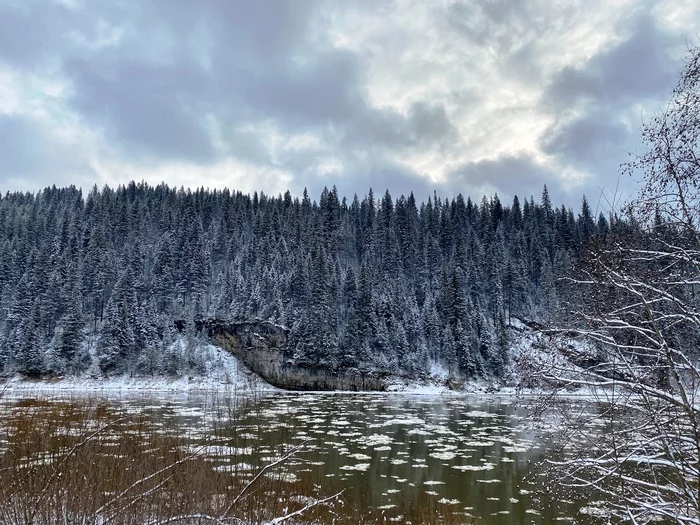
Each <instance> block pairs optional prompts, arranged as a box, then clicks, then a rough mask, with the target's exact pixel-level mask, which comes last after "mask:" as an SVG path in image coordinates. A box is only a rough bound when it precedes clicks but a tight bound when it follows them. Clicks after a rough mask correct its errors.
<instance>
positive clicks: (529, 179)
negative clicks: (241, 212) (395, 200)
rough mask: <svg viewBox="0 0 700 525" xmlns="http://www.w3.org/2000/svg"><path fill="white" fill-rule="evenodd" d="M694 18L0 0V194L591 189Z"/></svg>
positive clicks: (550, 2)
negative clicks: (50, 190)
mask: <svg viewBox="0 0 700 525" xmlns="http://www.w3.org/2000/svg"><path fill="white" fill-rule="evenodd" d="M699 35H700V2H697V1H696V0H660V1H643V0H607V1H594V0H571V1H566V0H531V1H527V2H525V1H523V2H521V1H512V0H472V1H469V0H466V1H461V0H431V1H423V0H420V1H419V0H414V1H404V0H396V1H391V2H390V1H388V0H387V1H380V0H375V1H370V0H352V1H347V0H337V1H333V0H318V1H315V0H288V1H277V0H245V1H242V0H201V1H194V0H109V1H108V0H104V1H101V0H61V1H58V0H55V1H50V0H41V1H40V0H0V191H2V192H5V191H7V190H31V191H33V190H36V189H39V188H42V187H44V186H46V185H50V184H56V185H67V184H75V185H79V186H82V187H83V188H89V187H91V186H92V185H93V184H98V185H99V186H102V185H103V184H105V183H107V184H110V185H116V184H119V183H125V182H128V181H129V180H132V179H134V180H142V179H144V180H146V181H149V182H152V183H159V182H161V181H165V182H167V183H168V184H170V185H176V186H180V185H184V186H190V187H197V186H202V185H203V186H208V187H219V188H220V187H224V186H228V187H230V188H234V189H240V190H243V191H245V192H252V191H254V190H262V191H264V192H266V193H271V194H277V193H279V192H283V191H285V190H286V189H287V188H289V189H291V191H292V193H293V194H295V195H299V194H300V193H301V191H303V188H304V187H308V189H309V191H310V193H311V195H312V196H313V197H317V196H318V194H319V193H320V190H321V189H322V188H323V186H326V185H327V186H329V187H330V186H332V185H334V184H335V185H337V187H338V189H339V191H340V192H341V194H343V195H347V196H349V197H351V196H352V194H353V193H357V194H358V195H359V196H360V197H362V196H363V195H365V194H366V193H367V190H368V188H369V187H370V186H371V187H373V188H374V190H375V193H380V192H383V191H384V190H385V189H387V188H388V189H389V190H390V191H391V192H392V195H395V196H398V195H399V194H401V193H407V192H409V191H411V190H413V191H414V192H415V194H416V196H417V197H418V198H420V199H423V198H424V197H426V196H427V195H429V194H431V193H432V191H433V190H437V192H438V193H439V194H441V195H446V196H451V195H454V194H456V193H458V192H461V193H463V194H464V195H471V196H472V197H473V198H476V199H479V198H480V197H481V195H483V194H489V195H490V194H493V193H494V192H497V193H498V194H499V196H501V198H502V199H510V198H511V197H512V196H513V195H514V194H518V195H520V196H521V197H522V196H529V195H531V194H532V195H535V198H538V197H539V195H540V193H541V189H542V186H543V184H547V186H548V187H549V190H550V192H551V193H552V195H553V198H554V200H555V201H557V202H561V201H562V200H563V201H564V202H567V203H568V204H569V205H571V206H574V207H576V206H577V205H578V203H580V199H581V195H582V194H583V193H586V194H587V195H588V196H589V200H591V201H593V202H595V203H597V202H598V199H599V194H600V191H601V188H604V189H606V190H607V191H608V192H612V191H613V190H614V189H615V187H616V185H617V183H618V175H617V172H618V165H619V164H620V163H621V162H624V161H625V160H626V158H627V154H628V152H634V151H639V148H640V146H639V128H640V124H641V122H642V120H643V119H644V118H645V116H646V117H648V116H650V115H651V114H652V113H653V112H654V111H655V110H656V109H658V108H659V107H660V106H661V105H663V104H664V103H665V101H666V100H667V99H668V95H669V91H670V89H671V88H672V87H673V85H674V83H675V78H676V75H677V73H678V71H679V70H680V68H681V66H682V61H681V58H682V56H683V52H684V50H685V49H686V47H687V43H688V42H689V41H697V39H698V36H699ZM621 187H622V188H623V191H625V192H631V191H633V190H634V185H633V184H632V182H631V181H629V180H627V179H624V180H622V181H621Z"/></svg>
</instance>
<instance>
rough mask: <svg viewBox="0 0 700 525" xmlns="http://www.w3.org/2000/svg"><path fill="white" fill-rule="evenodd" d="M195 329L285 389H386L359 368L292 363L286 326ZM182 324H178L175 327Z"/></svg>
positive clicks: (220, 323) (220, 324)
mask: <svg viewBox="0 0 700 525" xmlns="http://www.w3.org/2000/svg"><path fill="white" fill-rule="evenodd" d="M196 326H197V329H198V330H201V331H202V332H204V333H206V334H207V335H208V336H209V338H210V339H211V340H212V342H213V343H214V344H215V345H217V346H219V347H221V348H223V349H224V350H226V351H228V352H230V353H232V354H233V355H234V356H236V357H237V358H238V360H239V361H241V362H242V363H243V364H244V365H246V366H247V367H248V368H250V370H252V371H253V372H254V373H256V374H258V375H259V376H260V377H262V378H263V379H264V380H265V381H267V382H268V383H270V384H271V385H274V386H276V387H278V388H284V389H287V390H351V391H362V390H385V389H386V378H385V377H383V376H381V375H378V374H372V373H362V372H360V371H354V370H353V371H335V370H330V369H324V368H322V367H316V368H309V367H301V366H298V365H296V364H295V363H294V361H293V359H292V355H291V351H290V350H289V347H288V337H289V332H288V330H287V329H286V328H284V327H282V326H279V325H275V324H273V323H269V322H265V321H255V322H233V321H224V320H219V319H209V320H201V321H198V322H197V323H196ZM183 327H184V325H181V324H179V323H178V328H180V329H182V328H183Z"/></svg>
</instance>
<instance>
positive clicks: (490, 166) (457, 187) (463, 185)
mask: <svg viewBox="0 0 700 525" xmlns="http://www.w3.org/2000/svg"><path fill="white" fill-rule="evenodd" d="M486 184H488V185H490V186H493V187H495V188H497V189H498V193H499V194H500V195H501V196H508V197H512V196H513V194H514V193H517V192H514V191H513V190H512V188H520V189H521V193H520V194H519V196H520V197H523V198H527V197H530V196H531V195H534V196H535V198H537V197H538V196H539V195H540V194H541V193H542V187H543V186H544V185H545V184H546V185H547V186H548V189H549V190H550V195H552V197H553V198H555V197H556V198H561V199H562V200H563V199H564V198H565V197H568V196H566V195H563V193H562V192H561V191H560V190H559V189H558V186H559V185H558V177H557V175H556V174H555V173H554V172H552V171H551V170H550V169H548V168H545V167H542V166H540V165H538V164H537V163H536V162H535V161H534V159H532V158H531V157H529V156H526V155H517V156H504V157H501V158H498V159H495V160H482V161H478V162H471V163H467V164H463V165H462V166H459V167H458V168H456V169H455V170H453V171H452V173H451V174H450V175H449V177H448V182H447V186H448V187H450V188H452V189H453V191H455V192H459V191H461V192H462V193H464V194H467V195H469V194H470V192H471V191H472V190H473V189H474V188H480V187H482V186H484V185H486ZM567 200H569V199H568V198H567Z"/></svg>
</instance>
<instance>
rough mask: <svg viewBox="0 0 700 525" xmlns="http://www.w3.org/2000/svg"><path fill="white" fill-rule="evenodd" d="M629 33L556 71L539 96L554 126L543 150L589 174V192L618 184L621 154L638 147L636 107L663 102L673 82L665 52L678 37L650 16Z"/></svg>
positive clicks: (633, 25) (634, 23)
mask: <svg viewBox="0 0 700 525" xmlns="http://www.w3.org/2000/svg"><path fill="white" fill-rule="evenodd" d="M623 29H624V28H621V30H623ZM628 30H630V31H631V33H630V36H629V37H628V38H627V39H626V40H624V41H622V42H621V43H620V44H619V45H617V46H615V47H613V48H611V49H608V50H605V51H604V52H602V53H600V54H599V55H597V56H595V57H593V58H592V59H591V60H590V61H589V62H588V63H586V64H582V65H581V66H580V67H577V68H573V67H567V68H564V69H562V70H561V71H559V72H558V73H557V74H556V75H555V76H554V78H553V79H552V81H551V82H550V83H549V85H548V86H547V88H546V90H545V92H544V94H543V100H544V102H545V103H546V104H547V105H548V107H549V108H550V110H551V111H552V112H553V114H554V116H555V118H556V122H555V124H553V125H552V127H551V128H550V129H549V130H547V132H546V133H545V134H544V136H543V137H542V139H541V147H542V150H543V151H544V152H545V153H549V154H551V155H554V156H556V157H557V158H558V159H560V160H561V161H563V162H565V163H567V164H570V165H572V166H574V167H576V168H578V169H580V170H583V171H586V172H588V173H591V174H593V175H594V178H593V179H592V180H591V181H590V182H589V189H592V190H593V191H595V190H594V189H593V188H590V186H592V185H594V184H595V185H605V184H606V183H607V185H610V183H611V182H612V181H614V180H616V179H617V173H618V170H619V164H620V163H621V162H624V161H625V160H626V159H627V157H626V154H625V153H626V152H627V151H632V150H634V149H635V147H636V145H637V144H638V142H639V129H637V128H635V127H630V125H629V124H628V122H635V123H636V122H640V120H639V117H640V115H639V114H638V111H639V110H638V107H639V105H640V104H641V105H644V104H645V103H649V102H651V101H656V100H663V99H665V98H666V97H667V96H668V93H670V90H671V88H672V86H673V81H674V77H675V75H674V70H675V69H676V66H677V64H674V62H673V61H672V60H671V59H670V58H669V51H670V50H671V49H672V48H673V47H674V46H675V45H676V44H677V43H678V41H677V37H674V36H672V35H669V34H667V33H665V32H664V31H662V30H661V29H660V28H659V27H658V26H657V25H656V24H655V22H654V20H653V19H651V18H650V17H649V16H648V15H638V16H636V17H635V18H633V19H632V22H631V24H630V27H629V28H628ZM653 109H655V108H653V107H652V110H653ZM576 113H578V116H576V117H572V115H574V114H576ZM640 123H641V122H640ZM627 185H628V186H629V184H627Z"/></svg>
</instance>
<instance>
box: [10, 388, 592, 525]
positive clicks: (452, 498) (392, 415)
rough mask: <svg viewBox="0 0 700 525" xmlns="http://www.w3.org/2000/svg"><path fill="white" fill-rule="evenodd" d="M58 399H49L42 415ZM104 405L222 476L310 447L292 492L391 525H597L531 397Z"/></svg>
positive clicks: (121, 401)
mask: <svg viewBox="0 0 700 525" xmlns="http://www.w3.org/2000/svg"><path fill="white" fill-rule="evenodd" d="M58 402H59V400H58V399H51V398H50V397H49V398H43V399H42V404H41V405H38V406H47V407H50V406H51V404H52V403H58ZM61 402H65V400H63V401H61ZM70 403H77V404H80V398H79V397H78V398H75V397H73V398H72V399H71V400H70ZM101 403H104V404H105V405H107V406H109V407H111V409H113V410H114V411H116V412H118V413H130V414H146V415H148V417H149V418H150V419H151V420H152V421H154V422H155V424H157V425H158V426H159V427H161V428H163V429H167V428H171V427H172V426H173V425H177V426H178V428H180V429H183V428H184V429H186V432H187V436H188V439H189V440H190V442H191V443H192V446H193V448H196V447H197V446H199V445H200V444H202V443H204V444H205V446H204V447H203V448H201V449H200V450H199V452H200V453H201V454H204V455H205V456H206V457H207V461H209V462H210V464H211V466H212V468H213V469H219V470H220V471H226V470H230V471H237V472H246V471H251V472H252V471H255V467H254V465H259V464H261V462H260V461H259V460H260V458H262V462H263V463H264V461H266V460H267V458H271V457H274V455H275V454H274V452H275V451H278V450H283V448H284V447H288V446H292V445H298V444H300V443H305V445H304V448H303V450H302V451H301V452H300V453H299V454H298V455H297V457H296V458H295V459H293V460H292V461H290V462H288V463H287V464H286V465H285V466H284V471H283V472H284V474H283V475H284V479H285V482H286V483H289V485H290V487H291V488H290V490H294V487H295V486H297V485H298V486H306V487H308V486H310V483H309V482H308V481H309V480H312V484H313V485H312V486H316V487H318V486H321V487H323V486H324V485H327V486H328V487H331V486H332V487H334V488H340V489H345V492H344V493H343V499H344V501H345V504H346V505H348V506H351V507H352V508H355V509H358V508H359V509H367V510H372V511H373V512H374V515H377V513H381V515H383V516H385V517H386V521H387V522H389V521H394V522H402V516H403V513H404V512H405V509H406V506H407V505H408V506H410V505H413V506H416V505H425V506H429V507H430V509H431V512H435V513H438V514H439V515H441V516H448V515H450V516H453V517H454V516H461V517H463V518H464V522H465V523H467V522H478V523H486V524H516V523H517V524H520V523H536V524H540V523H561V522H575V523H588V522H589V521H588V516H586V515H583V514H580V512H579V510H580V509H581V508H582V507H585V506H586V505H588V502H586V501H585V497H586V495H579V496H577V495H576V494H567V493H565V492H562V491H561V490H556V491H554V490H552V488H553V483H552V480H551V479H549V476H548V475H547V474H546V469H544V468H542V462H543V460H544V459H545V458H549V459H552V458H553V459H557V457H561V454H562V452H561V451H557V450H556V443H553V442H552V441H551V436H552V434H551V433H549V432H547V431H542V430H541V427H539V426H538V425H537V424H535V420H534V418H533V414H534V412H535V403H534V401H531V400H527V399H526V400H523V399H516V398H509V397H495V396H494V397H486V396H481V397H480V396H476V395H475V396H437V395H422V396H419V395H405V394H391V395H382V394H372V395H364V394H309V393H306V394H288V393H275V394H266V395H260V396H258V397H256V398H255V399H248V400H247V401H241V400H239V399H237V400H235V402H233V401H231V399H229V398H221V397H219V398H216V399H214V398H212V397H210V396H196V395H189V396H182V397H173V396H170V397H166V398H163V397H154V396H146V395H144V396H133V395H130V396H127V397H114V396H108V397H105V398H104V399H103V400H102V401H101ZM0 404H1V405H2V406H0V409H2V410H5V414H9V413H10V412H9V411H7V409H10V410H12V409H16V408H17V407H18V406H27V405H28V404H31V403H28V400H27V399H12V398H5V399H3V400H1V401H0ZM98 413H99V411H96V412H95V414H96V416H95V417H98V415H97V414H98ZM214 429H216V432H214ZM214 434H215V435H216V437H215V438H212V436H214ZM557 454H559V456H557ZM247 475H252V474H247ZM305 479H306V481H307V483H304V480H305Z"/></svg>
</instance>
